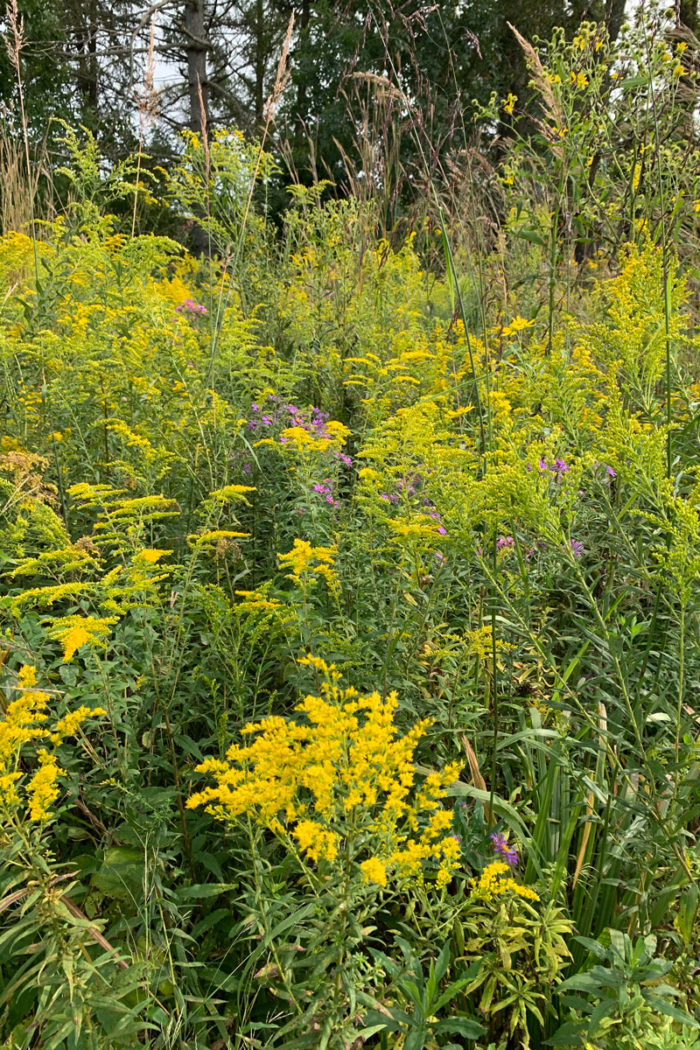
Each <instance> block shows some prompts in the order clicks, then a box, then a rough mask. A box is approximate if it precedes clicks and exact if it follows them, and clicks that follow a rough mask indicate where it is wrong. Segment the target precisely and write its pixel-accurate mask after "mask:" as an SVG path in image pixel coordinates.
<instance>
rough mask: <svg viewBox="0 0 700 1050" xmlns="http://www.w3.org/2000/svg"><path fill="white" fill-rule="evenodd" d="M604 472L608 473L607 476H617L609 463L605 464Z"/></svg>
mask: <svg viewBox="0 0 700 1050" xmlns="http://www.w3.org/2000/svg"><path fill="white" fill-rule="evenodd" d="M605 473H606V474H607V475H608V477H609V478H616V477H617V471H616V470H613V468H612V467H611V466H610V464H609V463H608V464H606V465H605Z"/></svg>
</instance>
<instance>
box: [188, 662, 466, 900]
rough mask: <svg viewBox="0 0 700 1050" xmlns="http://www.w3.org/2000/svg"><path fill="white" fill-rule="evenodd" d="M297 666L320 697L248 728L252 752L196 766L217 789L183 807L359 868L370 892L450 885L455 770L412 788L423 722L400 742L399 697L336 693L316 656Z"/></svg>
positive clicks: (330, 669) (243, 747)
mask: <svg viewBox="0 0 700 1050" xmlns="http://www.w3.org/2000/svg"><path fill="white" fill-rule="evenodd" d="M302 663H307V664H311V665H312V666H314V667H315V669H316V670H319V671H320V672H321V673H322V674H323V676H324V679H325V681H324V683H323V685H322V687H321V690H320V692H321V695H320V696H315V695H310V696H307V697H306V698H305V699H304V701H303V702H302V703H301V704H299V705H298V707H297V708H296V710H297V711H298V712H299V715H300V717H299V718H297V719H296V720H294V719H290V720H286V719H284V718H281V717H279V716H271V717H269V718H265V719H263V720H262V721H261V722H258V723H256V724H250V725H247V726H245V728H244V729H243V733H244V735H245V736H248V737H252V738H253V739H252V742H251V743H249V744H234V745H233V746H232V747H230V748H229V750H228V752H227V754H226V761H220V760H218V759H207V760H206V761H205V762H203V763H202V764H201V765H200V766H198V767H197V771H198V772H200V773H208V774H211V775H213V778H214V781H215V783H214V785H213V786H210V787H206V788H204V790H203V791H200V792H198V793H196V794H195V795H193V796H192V797H191V798H190V799H189V800H188V803H187V805H188V807H189V808H190V809H192V808H195V807H196V806H202V805H204V806H206V807H207V810H208V811H209V812H210V813H213V814H214V815H215V816H217V817H220V818H222V819H234V818H237V817H242V816H251V817H252V818H253V819H254V820H255V821H256V822H257V823H258V824H260V825H262V826H264V827H267V828H269V829H270V830H271V831H273V832H274V833H275V834H276V835H278V836H279V837H280V838H281V839H282V840H283V841H284V842H286V843H287V844H288V845H290V844H291V843H292V842H294V843H296V844H297V846H298V848H299V850H300V851H301V853H302V854H303V855H304V856H305V857H306V858H308V859H309V860H311V861H314V862H316V863H318V862H319V861H322V860H323V861H328V862H331V863H332V862H334V861H336V860H338V859H339V858H340V857H341V855H342V857H343V859H344V860H345V861H352V862H355V863H357V864H359V867H360V870H361V873H362V877H363V879H364V881H365V882H368V883H373V884H376V885H378V886H386V885H387V883H388V881H389V879H390V878H392V879H395V880H398V881H405V880H413V881H415V882H422V881H423V878H424V872H425V868H426V867H430V868H431V869H433V870H435V869H437V870H436V871H435V878H436V883H437V885H438V886H444V885H446V884H447V883H448V882H449V880H450V878H451V877H452V874H453V872H454V871H455V869H456V867H457V864H458V861H459V853H460V850H459V842H458V841H457V839H456V838H455V837H454V836H453V835H451V834H449V829H450V827H451V824H452V813H451V811H449V810H447V809H444V808H443V801H444V797H445V789H446V787H447V785H448V784H450V783H452V782H453V781H454V780H456V779H457V777H458V776H459V774H460V771H461V767H460V766H459V765H457V764H451V765H449V766H447V767H446V768H445V769H444V770H442V771H441V772H434V773H430V774H429V775H428V776H427V777H426V779H425V781H424V782H423V784H422V785H421V786H420V788H418V787H417V786H416V785H415V777H416V774H415V769H414V765H413V754H414V751H415V748H416V745H417V744H418V741H419V740H420V738H421V737H422V736H423V734H424V733H425V731H426V728H427V726H428V722H427V721H423V722H419V723H417V724H416V725H414V726H413V728H412V729H411V730H410V731H409V732H408V733H407V734H406V735H405V736H400V735H399V734H398V731H397V728H396V725H395V715H396V710H397V707H398V698H397V696H396V694H395V693H392V694H390V695H389V696H388V697H386V698H382V697H381V696H380V695H379V693H376V692H375V693H370V694H368V695H364V696H363V695H360V694H358V692H357V691H356V690H355V689H353V688H343V687H342V686H341V684H340V675H339V674H338V672H337V671H336V670H335V668H334V666H333V665H330V666H328V665H326V664H325V663H324V662H323V661H322V660H319V659H318V658H317V657H307V658H306V659H305V660H303V661H302ZM363 854H364V855H365V856H364V859H361V858H362V855H363ZM367 854H369V856H367Z"/></svg>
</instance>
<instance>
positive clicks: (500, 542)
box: [496, 536, 515, 551]
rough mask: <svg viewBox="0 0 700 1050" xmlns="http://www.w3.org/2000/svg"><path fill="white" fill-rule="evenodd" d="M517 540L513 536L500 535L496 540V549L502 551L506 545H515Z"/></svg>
mask: <svg viewBox="0 0 700 1050" xmlns="http://www.w3.org/2000/svg"><path fill="white" fill-rule="evenodd" d="M514 546H515V540H514V539H513V537H512V536H499V537H498V539H497V540H496V550H497V551H502V550H503V548H504V547H514Z"/></svg>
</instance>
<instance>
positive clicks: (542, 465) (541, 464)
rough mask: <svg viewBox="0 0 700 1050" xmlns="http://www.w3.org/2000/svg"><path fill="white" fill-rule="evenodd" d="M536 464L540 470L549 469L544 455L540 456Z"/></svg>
mask: <svg viewBox="0 0 700 1050" xmlns="http://www.w3.org/2000/svg"><path fill="white" fill-rule="evenodd" d="M537 466H538V467H539V469H540V470H549V463H548V462H547V460H546V459H545V458H544V456H540V461H539V463H538V464H537Z"/></svg>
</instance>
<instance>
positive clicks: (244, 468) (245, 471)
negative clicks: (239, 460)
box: [243, 463, 251, 474]
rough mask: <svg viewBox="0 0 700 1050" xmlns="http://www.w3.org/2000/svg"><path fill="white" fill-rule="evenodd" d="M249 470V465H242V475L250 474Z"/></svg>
mask: <svg viewBox="0 0 700 1050" xmlns="http://www.w3.org/2000/svg"><path fill="white" fill-rule="evenodd" d="M250 470H251V467H250V463H244V464H243V473H244V474H250Z"/></svg>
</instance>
